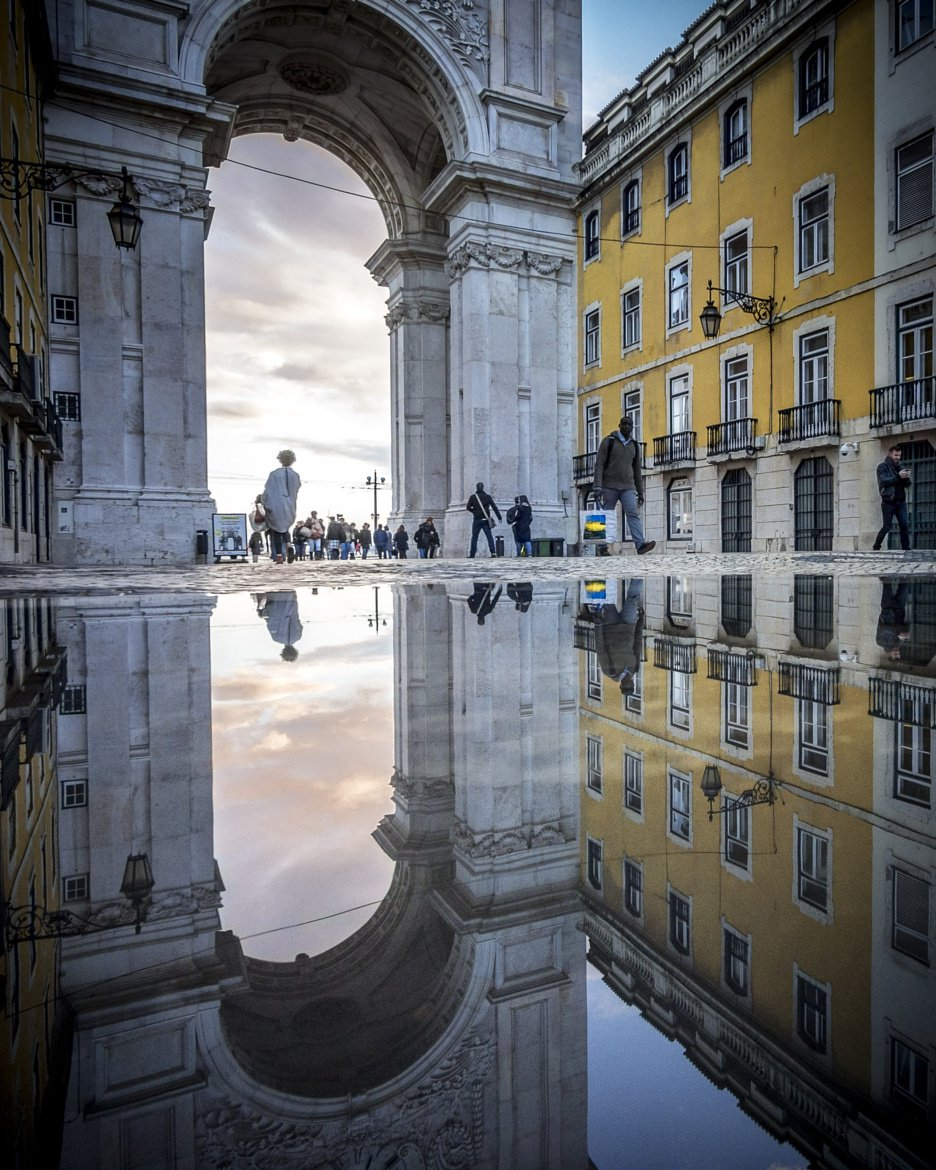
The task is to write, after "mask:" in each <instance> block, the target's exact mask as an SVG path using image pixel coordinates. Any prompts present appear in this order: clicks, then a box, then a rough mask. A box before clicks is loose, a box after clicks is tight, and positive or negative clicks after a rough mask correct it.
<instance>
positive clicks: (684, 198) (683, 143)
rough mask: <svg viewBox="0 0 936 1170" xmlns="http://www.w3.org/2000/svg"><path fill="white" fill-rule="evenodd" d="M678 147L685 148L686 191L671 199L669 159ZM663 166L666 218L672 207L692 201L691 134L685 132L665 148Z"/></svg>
mask: <svg viewBox="0 0 936 1170" xmlns="http://www.w3.org/2000/svg"><path fill="white" fill-rule="evenodd" d="M680 147H685V148H686V192H685V194H684V195H680V196H679V198H678V199H672V200H671V199H670V192H671V190H672V184H671V182H670V159H671V158H672V157H673V155H674V153H675V152H676V151H677V150H679V149H680ZM665 167H666V172H665V175H664V182H665V184H666V190H665V192H664V197H663V204H664V213H665V215H666V217H667V219H668V218H669V214H670V211H672V209H673V208H674V207H680V206H681V205H682V204H683V203H691V202H692V135H691V134H690V133H689V132H688V131H687V132H686V135H685V137H682V138H680V139H679V141H678V142H674V143H673V145H672V146H671V147H669V148H668V149H667V151H666V154H665Z"/></svg>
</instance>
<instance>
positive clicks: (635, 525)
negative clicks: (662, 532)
mask: <svg viewBox="0 0 936 1170" xmlns="http://www.w3.org/2000/svg"><path fill="white" fill-rule="evenodd" d="M618 427H619V429H618V430H616V431H612V432H611V434H610V435H606V436H605V437H604V438H603V439H602V440H601V446H600V447H599V448H598V453H597V455H596V456H595V481H594V484H593V487H592V491H593V492H594V495H595V499H596V500H597V501H598V502H599V503H600V504H601V506H602V507H603V508H604V509H605V511H607V512H613V511H614V508H615V505H616V504H617V502H618V501H619V500H620V502H621V538H622V540H623V538H624V520H625V519H626V520H627V530H628V532H629V533H630V537H631V540H632V541H633V542H634V545H635V547H636V549H637V552H638V553H639V554H640V555H641V556H643V554H644V553H648V552H650V550H651V549H654V548H656V541H655V540H645V539H644V530H643V524H641V522H640V514H639V513H638V511H637V509H638V508H640V507H642V506H643V502H644V487H643V469H642V468H641V466H640V444H639V443H637V442H635V440H634V439H633V438H632V436H633V433H634V420H633V419H632V418H629V417H628V416H627V415H625V416H624V417H623V418H622V419H621V421H620V422H619V423H618ZM605 548H607V546H605Z"/></svg>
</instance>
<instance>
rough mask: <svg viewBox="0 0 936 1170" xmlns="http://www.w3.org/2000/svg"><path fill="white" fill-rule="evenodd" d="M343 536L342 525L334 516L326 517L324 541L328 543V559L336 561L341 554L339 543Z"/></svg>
mask: <svg viewBox="0 0 936 1170" xmlns="http://www.w3.org/2000/svg"><path fill="white" fill-rule="evenodd" d="M344 538H345V530H344V525H343V524H342V523H341V522H340V521H339V520H338V518H337V517H336V516H329V517H328V528H327V529H326V530H325V543H326V544H327V545H328V559H329V560H330V561H337V560H338V557H339V556H340V555H341V544H342V541H343V540H344Z"/></svg>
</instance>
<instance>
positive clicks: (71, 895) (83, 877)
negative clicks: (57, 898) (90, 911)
mask: <svg viewBox="0 0 936 1170" xmlns="http://www.w3.org/2000/svg"><path fill="white" fill-rule="evenodd" d="M89 896H90V881H89V875H88V874H86V873H73V874H69V875H68V876H67V877H63V878H62V901H63V902H87V900H88V897H89Z"/></svg>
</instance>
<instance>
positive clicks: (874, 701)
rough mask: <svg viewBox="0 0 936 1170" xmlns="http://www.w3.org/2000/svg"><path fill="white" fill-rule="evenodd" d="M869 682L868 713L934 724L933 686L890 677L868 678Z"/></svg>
mask: <svg viewBox="0 0 936 1170" xmlns="http://www.w3.org/2000/svg"><path fill="white" fill-rule="evenodd" d="M869 682H870V684H871V685H870V690H869V692H868V714H869V715H873V716H874V717H875V718H877V719H889V720H890V721H891V722H892V723H906V724H909V725H911V726H913V727H928V728H936V688H934V687H921V686H915V685H914V684H913V683H905V682H899V681H897V680H896V679H890V678H872V679H870V680H869Z"/></svg>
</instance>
